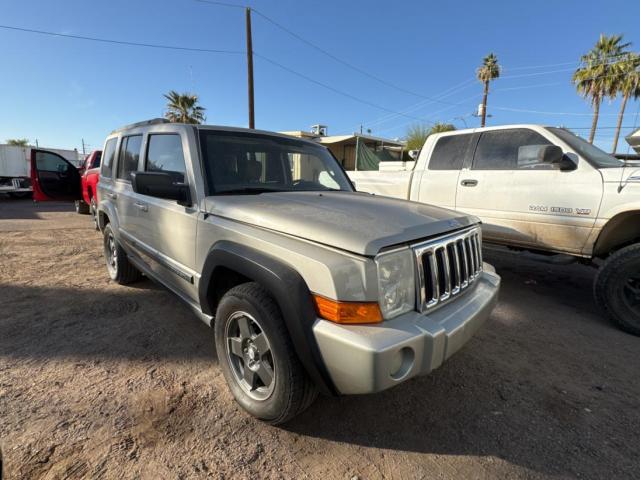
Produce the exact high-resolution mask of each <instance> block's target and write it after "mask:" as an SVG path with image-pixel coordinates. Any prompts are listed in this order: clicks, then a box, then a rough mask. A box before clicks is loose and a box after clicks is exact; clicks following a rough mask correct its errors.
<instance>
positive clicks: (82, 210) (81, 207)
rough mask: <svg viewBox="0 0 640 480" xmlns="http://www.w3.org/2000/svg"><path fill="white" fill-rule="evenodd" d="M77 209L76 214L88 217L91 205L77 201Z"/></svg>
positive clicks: (75, 203)
mask: <svg viewBox="0 0 640 480" xmlns="http://www.w3.org/2000/svg"><path fill="white" fill-rule="evenodd" d="M73 203H74V205H75V207H76V213H79V214H81V215H87V214H88V213H89V205H87V204H86V203H85V201H84V200H76V201H75V202H73Z"/></svg>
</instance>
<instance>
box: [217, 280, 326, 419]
mask: <svg viewBox="0 0 640 480" xmlns="http://www.w3.org/2000/svg"><path fill="white" fill-rule="evenodd" d="M247 316H248V317H249V318H248V319H247V320H248V322H249V324H250V325H251V335H249V336H247V337H245V338H244V339H241V337H242V333H241V332H240V331H239V330H242V329H239V330H238V335H237V336H235V335H234V336H231V335H230V332H231V329H232V328H233V326H234V323H233V322H236V321H239V320H238V318H239V319H240V320H241V319H242V318H246V317H247ZM254 322H255V323H254ZM214 333H215V342H216V351H217V354H218V361H219V364H220V367H221V368H222V373H223V374H224V377H225V379H226V381H227V385H228V386H229V389H230V390H231V393H232V394H233V396H234V397H235V399H236V401H237V402H238V403H239V404H240V406H241V407H242V408H244V409H245V410H246V411H247V412H249V413H250V414H251V415H253V416H254V417H257V418H259V419H261V420H263V421H265V422H267V423H270V424H272V425H276V424H280V423H284V422H286V421H287V420H290V419H291V418H293V417H294V416H296V415H298V414H299V413H301V412H302V411H304V410H305V409H307V408H308V407H309V406H310V405H311V404H312V403H313V401H314V400H315V399H316V397H317V395H318V391H317V389H316V387H315V385H314V384H313V383H312V382H311V380H310V379H309V377H308V375H307V373H306V371H305V370H304V367H303V366H302V364H301V363H300V360H299V359H298V357H297V355H296V353H295V351H294V347H293V344H292V342H291V339H290V337H289V333H288V332H287V329H286V327H285V325H284V321H283V319H282V314H281V313H280V309H279V307H278V305H277V303H276V302H275V300H274V299H273V298H272V297H271V295H269V293H268V292H267V291H266V290H265V289H264V288H263V287H261V286H260V285H259V284H257V283H253V282H251V283H244V284H242V285H238V286H236V287H234V288H232V289H231V290H229V291H228V292H227V293H226V294H225V295H224V297H222V300H221V301H220V303H219V305H218V308H217V312H216V317H215V323H214ZM261 334H262V335H264V336H266V340H267V342H266V346H267V347H268V350H267V349H266V348H265V349H264V350H265V351H263V350H262V349H261V348H260V347H258V349H259V351H258V350H257V351H256V355H257V358H258V360H257V363H258V364H260V363H261V362H263V363H265V365H266V366H269V367H270V368H272V370H271V374H272V377H271V378H272V380H271V382H272V383H270V384H269V385H267V384H266V382H263V381H262V376H261V375H260V373H258V372H260V370H261V369H262V365H260V367H258V368H257V370H255V374H254V377H255V378H256V382H255V389H251V388H249V390H251V393H250V392H249V391H248V389H247V387H248V384H246V380H245V383H243V379H244V378H246V377H244V376H243V374H244V372H245V371H247V370H246V368H247V366H248V364H249V363H250V362H251V359H253V358H254V357H253V355H250V353H251V352H248V353H247V350H249V349H250V348H253V346H254V344H253V342H252V340H256V345H260V343H259V342H257V339H258V338H259V337H260V336H261ZM247 339H248V340H247ZM232 342H239V343H238V345H242V346H243V348H242V351H243V354H242V355H244V357H242V356H240V355H237V354H233V353H232V352H231V351H232V350H233V348H232V346H231V343H232ZM262 345H264V340H263V342H262ZM247 346H248V348H244V347H247ZM243 358H244V360H243ZM255 363H256V362H254V365H253V367H255V366H256V365H255ZM240 369H241V372H243V373H239V372H240ZM249 371H251V370H249ZM240 376H243V379H240ZM252 384H253V382H252ZM260 389H262V392H260ZM258 394H259V395H258Z"/></svg>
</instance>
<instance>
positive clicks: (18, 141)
mask: <svg viewBox="0 0 640 480" xmlns="http://www.w3.org/2000/svg"><path fill="white" fill-rule="evenodd" d="M7 145H13V146H16V147H26V146H28V145H29V139H28V138H9V139H7Z"/></svg>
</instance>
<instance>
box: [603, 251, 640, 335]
mask: <svg viewBox="0 0 640 480" xmlns="http://www.w3.org/2000/svg"><path fill="white" fill-rule="evenodd" d="M594 294H595V298H596V302H597V303H598V305H599V306H601V307H602V308H603V310H604V311H605V312H606V313H607V315H608V316H609V317H610V318H611V319H612V320H613V321H614V322H615V323H616V324H617V325H618V326H619V327H620V328H621V329H622V330H624V331H626V332H629V333H632V334H633V335H640V244H635V245H631V246H628V247H625V248H623V249H621V250H618V251H617V252H616V253H614V254H613V255H611V256H610V257H609V258H607V260H606V261H605V263H604V264H603V265H602V267H601V268H600V271H599V272H598V275H597V276H596V279H595V282H594Z"/></svg>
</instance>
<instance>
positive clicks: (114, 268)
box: [103, 223, 142, 285]
mask: <svg viewBox="0 0 640 480" xmlns="http://www.w3.org/2000/svg"><path fill="white" fill-rule="evenodd" d="M103 234H104V240H103V245H104V257H105V261H106V263H107V272H109V277H110V278H111V280H113V281H114V282H117V283H119V284H120V285H127V284H129V283H133V282H136V281H138V280H140V279H141V278H142V273H140V271H139V270H138V269H137V268H136V267H134V266H133V265H132V264H131V262H129V259H128V258H127V254H126V253H125V251H124V250H123V248H122V247H121V246H120V244H119V243H118V241H117V240H116V238H115V235H114V234H113V229H112V228H111V224H110V223H107V225H106V226H105V227H104V232H103Z"/></svg>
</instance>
